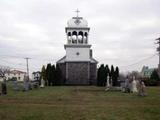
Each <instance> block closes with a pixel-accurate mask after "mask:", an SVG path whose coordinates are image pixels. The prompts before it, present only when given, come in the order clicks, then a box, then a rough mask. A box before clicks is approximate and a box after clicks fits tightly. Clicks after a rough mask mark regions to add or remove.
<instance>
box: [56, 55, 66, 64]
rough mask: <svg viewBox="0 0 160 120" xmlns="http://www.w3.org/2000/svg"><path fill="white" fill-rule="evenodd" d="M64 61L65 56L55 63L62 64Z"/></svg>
mask: <svg viewBox="0 0 160 120" xmlns="http://www.w3.org/2000/svg"><path fill="white" fill-rule="evenodd" d="M65 61H66V56H64V57H62V58H61V59H59V60H58V61H57V63H64V62H65Z"/></svg>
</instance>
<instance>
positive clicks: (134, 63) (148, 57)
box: [120, 54, 157, 67]
mask: <svg viewBox="0 0 160 120" xmlns="http://www.w3.org/2000/svg"><path fill="white" fill-rule="evenodd" d="M156 55H157V54H154V55H152V56H150V57H147V58H145V59H142V60H140V61H138V62H135V63H132V64H129V65H125V66H120V67H130V66H134V65H137V64H139V63H141V62H143V61H146V60H149V59H151V58H153V57H155V56H156Z"/></svg>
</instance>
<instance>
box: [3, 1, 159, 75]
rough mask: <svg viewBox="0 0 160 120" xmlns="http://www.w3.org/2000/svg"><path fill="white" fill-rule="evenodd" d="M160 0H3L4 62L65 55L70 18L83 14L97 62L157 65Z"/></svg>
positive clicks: (35, 66)
mask: <svg viewBox="0 0 160 120" xmlns="http://www.w3.org/2000/svg"><path fill="white" fill-rule="evenodd" d="M159 6H160V0H0V65H5V66H10V67H12V68H16V69H20V70H26V66H25V65H26V61H25V59H24V58H25V57H29V58H31V59H30V60H29V66H30V70H31V71H30V72H32V71H37V70H40V68H41V66H42V65H43V64H44V65H46V64H47V63H52V64H54V63H55V62H56V61H57V60H58V59H60V58H61V57H63V56H64V55H65V50H64V44H65V43H66V41H67V40H66V35H65V27H66V25H67V21H68V20H69V19H70V18H72V17H73V16H76V13H75V12H74V11H75V10H76V9H77V8H78V9H79V10H80V14H79V16H82V17H83V18H85V19H86V20H87V21H88V24H89V27H90V28H91V30H90V34H89V43H90V44H92V49H93V56H94V58H95V59H96V60H98V61H99V64H101V63H104V64H108V65H112V64H113V65H114V66H119V67H120V71H131V70H138V71H140V70H141V68H142V66H143V65H148V66H149V67H157V64H158V56H157V55H155V54H156V50H155V48H156V45H155V44H154V42H155V41H154V40H155V39H156V38H158V37H160V7H159Z"/></svg>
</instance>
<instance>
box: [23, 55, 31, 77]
mask: <svg viewBox="0 0 160 120" xmlns="http://www.w3.org/2000/svg"><path fill="white" fill-rule="evenodd" d="M24 59H26V63H27V76H28V78H29V67H28V60H29V59H31V58H28V57H26V58H24Z"/></svg>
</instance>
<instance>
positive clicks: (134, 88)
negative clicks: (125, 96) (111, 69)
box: [131, 77, 138, 93]
mask: <svg viewBox="0 0 160 120" xmlns="http://www.w3.org/2000/svg"><path fill="white" fill-rule="evenodd" d="M131 91H132V92H133V93H137V92H138V90H137V82H136V80H135V77H133V81H132V90H131Z"/></svg>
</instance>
